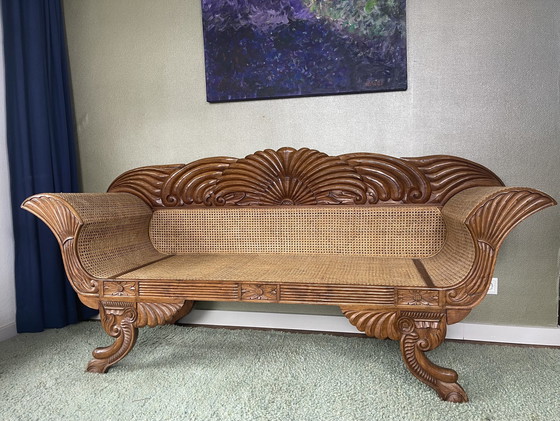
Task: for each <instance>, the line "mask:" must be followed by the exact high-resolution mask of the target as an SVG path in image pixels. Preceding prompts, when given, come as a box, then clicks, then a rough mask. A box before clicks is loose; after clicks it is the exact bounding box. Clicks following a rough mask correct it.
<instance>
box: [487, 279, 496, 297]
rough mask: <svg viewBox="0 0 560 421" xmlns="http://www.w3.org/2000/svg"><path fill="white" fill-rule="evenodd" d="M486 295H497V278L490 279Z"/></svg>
mask: <svg viewBox="0 0 560 421" xmlns="http://www.w3.org/2000/svg"><path fill="white" fill-rule="evenodd" d="M488 295H498V278H492V282H491V283H490V288H488Z"/></svg>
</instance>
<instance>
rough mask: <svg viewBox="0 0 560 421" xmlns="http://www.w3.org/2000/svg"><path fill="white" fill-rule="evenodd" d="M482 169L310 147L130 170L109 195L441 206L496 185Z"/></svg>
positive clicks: (436, 159)
mask: <svg viewBox="0 0 560 421" xmlns="http://www.w3.org/2000/svg"><path fill="white" fill-rule="evenodd" d="M501 185H503V184H502V182H501V181H500V179H499V178H498V177H496V176H495V175H494V173H492V172H491V171H489V170H488V169H486V168H485V167H483V166H481V165H479V164H476V163H474V162H471V161H468V160H466V159H462V158H457V157H452V156H443V155H441V156H439V155H438V156H427V157H421V158H402V159H400V158H393V157H391V156H386V155H380V154H371V153H357V154H346V155H340V156H328V155H326V154H324V153H322V152H318V151H316V150H312V149H307V148H303V149H299V150H296V149H293V148H281V149H279V150H277V151H274V150H271V149H266V150H264V151H259V152H255V153H254V154H252V155H249V156H247V157H245V158H242V159H237V158H228V157H216V158H206V159H201V160H198V161H195V162H192V163H190V164H188V165H181V164H177V165H160V166H153V167H143V168H137V169H135V170H131V171H128V172H126V173H124V174H122V175H121V176H119V177H118V178H117V179H116V180H115V181H114V182H113V183H112V184H111V186H110V187H109V192H126V193H132V194H134V195H136V196H138V197H140V198H141V199H142V200H144V201H145V202H146V203H148V204H149V205H150V206H152V207H153V208H156V207H178V206H278V205H358V204H371V205H373V204H376V203H387V202H388V203H411V204H417V203H430V204H435V205H443V204H444V203H445V202H446V201H447V200H448V199H449V198H450V197H451V196H453V195H454V194H456V193H458V192H459V191H461V190H464V189H467V188H470V187H475V186H501Z"/></svg>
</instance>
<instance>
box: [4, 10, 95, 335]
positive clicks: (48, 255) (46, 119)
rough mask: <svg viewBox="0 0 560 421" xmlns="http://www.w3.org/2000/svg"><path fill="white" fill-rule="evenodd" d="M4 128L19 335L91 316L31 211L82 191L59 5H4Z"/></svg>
mask: <svg viewBox="0 0 560 421" xmlns="http://www.w3.org/2000/svg"><path fill="white" fill-rule="evenodd" d="M2 18H3V24H4V25H3V26H4V28H3V29H4V58H5V60H4V61H5V69H6V70H5V74H6V76H5V77H6V124H7V136H8V157H9V165H10V187H11V199H12V213H13V222H14V237H15V255H16V262H15V264H16V266H15V270H16V273H15V275H16V305H17V310H16V312H17V313H16V320H17V328H18V331H19V332H38V331H41V330H43V329H45V328H54V327H62V326H65V325H67V324H69V323H75V322H77V321H79V320H80V319H82V318H85V317H90V316H91V315H92V314H94V313H93V312H92V311H90V309H87V308H85V307H83V306H82V305H81V303H80V302H79V300H78V299H77V296H76V294H75V293H74V291H73V290H72V288H71V287H70V285H69V283H68V282H67V281H66V275H65V272H64V267H63V265H62V260H61V256H60V251H59V248H58V243H57V242H56V240H55V238H54V236H53V234H52V233H51V232H50V230H49V229H48V228H47V227H46V226H45V224H43V223H42V222H41V221H39V220H38V219H37V218H36V217H34V216H32V215H31V214H29V213H28V212H26V211H23V210H22V209H20V207H19V206H20V204H21V203H22V202H23V200H24V199H25V198H26V197H28V196H30V195H32V194H35V193H42V192H75V191H78V175H77V168H76V148H75V139H74V120H73V113H72V107H71V96H70V84H69V71H68V57H67V51H66V39H65V32H64V21H63V16H62V10H61V4H60V0H2Z"/></svg>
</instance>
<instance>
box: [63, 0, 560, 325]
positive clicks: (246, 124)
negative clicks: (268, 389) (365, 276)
mask: <svg viewBox="0 0 560 421" xmlns="http://www.w3.org/2000/svg"><path fill="white" fill-rule="evenodd" d="M64 6H65V7H64V9H65V14H66V24H67V34H68V44H69V52H70V62H71V70H72V79H73V89H74V101H75V110H76V119H77V122H78V141H79V150H80V164H81V169H82V179H83V186H84V189H85V191H103V190H105V189H106V188H107V186H108V185H109V183H110V182H111V180H112V179H113V178H114V177H115V176H117V175H118V174H120V173H121V172H123V171H125V170H127V169H130V168H133V167H137V166H141V165H148V164H163V163H177V162H189V161H192V160H194V159H197V158H202V157H206V156H214V155H230V156H238V157H240V156H245V155H247V154H249V153H252V152H254V151H256V150H260V149H263V148H278V147H281V146H294V147H303V146H307V147H311V148H316V149H319V150H321V151H323V152H327V153H329V154H338V153H345V152H361V151H367V152H378V153H385V154H389V155H393V156H419V155H427V154H452V155H459V156H463V157H465V158H468V159H472V160H474V161H477V162H480V163H481V164H483V165H486V166H488V167H489V168H491V169H492V170H494V171H495V172H496V173H497V174H498V175H499V176H500V177H501V178H502V179H503V180H504V182H505V183H506V184H507V185H521V186H531V187H535V188H539V189H542V190H544V191H545V192H547V193H549V194H551V195H553V196H554V197H555V198H557V199H558V198H560V168H559V163H560V126H559V124H560V123H559V122H560V118H559V117H560V105H559V101H560V93H559V89H560V88H559V83H560V35H559V32H560V2H558V1H557V0H532V1H526V0H517V1H514V0H493V1H487V0H472V1H469V2H465V1H460V0H451V1H446V2H441V1H436V0H409V1H408V7H407V22H408V23H407V25H408V59H409V68H408V75H409V89H408V91H406V92H395V93H377V94H361V95H346V96H326V97H316V98H295V99H284V100H271V101H256V102H243V103H229V104H208V103H207V102H206V100H205V89H204V57H203V43H202V25H201V11H200V2H199V0H157V1H155V0H119V1H114V0H95V1H93V0H90V1H83V0H65V1H64ZM559 250H560V207H555V208H549V209H547V210H545V211H543V212H540V213H539V214H537V215H535V216H533V217H532V218H530V219H529V220H528V221H526V222H524V223H523V224H522V225H521V226H520V227H518V228H517V229H516V230H515V231H514V232H513V233H512V234H511V235H510V236H509V238H508V239H507V240H506V242H505V244H504V246H503V248H502V251H501V254H500V257H499V261H498V265H497V268H496V275H497V276H498V277H499V278H500V285H499V286H500V288H499V295H498V296H490V297H488V298H486V300H485V301H484V302H483V304H482V305H481V306H479V307H478V308H477V309H476V310H475V311H474V312H473V314H472V315H471V316H470V317H469V319H468V320H469V321H471V322H472V321H477V322H487V323H496V324H513V325H541V326H552V325H555V324H556V322H555V321H556V317H557V316H556V315H557V297H558V281H557V279H558V271H559V268H558V265H559V262H558V260H559ZM218 307H219V308H235V309H258V310H261V311H262V310H263V309H264V310H266V309H270V310H274V311H298V312H327V313H336V314H338V312H337V309H335V308H324V307H312V306H305V307H295V306H287V307H281V306H278V305H277V306H267V307H262V306H252V307H247V305H241V304H237V305H234V304H228V305H225V304H220V305H216V306H215V308H218Z"/></svg>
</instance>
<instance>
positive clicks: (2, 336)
mask: <svg viewBox="0 0 560 421" xmlns="http://www.w3.org/2000/svg"><path fill="white" fill-rule="evenodd" d="M16 335H17V329H16V324H15V323H10V324H7V325H5V326H1V327H0V342H2V341H5V340H6V339H10V338H12V337H14V336H16Z"/></svg>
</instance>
